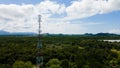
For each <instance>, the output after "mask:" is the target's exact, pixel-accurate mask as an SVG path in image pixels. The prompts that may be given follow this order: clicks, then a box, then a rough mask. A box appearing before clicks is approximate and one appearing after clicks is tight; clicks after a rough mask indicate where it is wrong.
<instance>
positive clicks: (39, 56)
mask: <svg viewBox="0 0 120 68" xmlns="http://www.w3.org/2000/svg"><path fill="white" fill-rule="evenodd" d="M38 23H39V27H38V44H37V57H36V64H37V68H42V67H43V54H42V51H41V49H42V42H41V15H38Z"/></svg>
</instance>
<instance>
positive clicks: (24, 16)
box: [0, 0, 120, 34]
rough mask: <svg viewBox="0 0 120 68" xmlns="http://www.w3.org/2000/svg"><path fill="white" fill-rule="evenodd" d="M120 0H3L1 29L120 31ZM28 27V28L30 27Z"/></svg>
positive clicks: (52, 31) (60, 31)
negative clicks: (40, 20)
mask: <svg viewBox="0 0 120 68" xmlns="http://www.w3.org/2000/svg"><path fill="white" fill-rule="evenodd" d="M119 6H120V0H108V1H103V0H98V1H95V0H0V30H4V31H8V32H37V30H38V28H37V27H38V24H37V23H38V22H37V19H38V18H37V15H38V14H41V15H42V28H41V29H42V32H43V33H55V34H58V33H63V34H84V33H99V32H104V33H106V32H108V33H116V34H120V27H119V26H120V19H119V18H120V7H119ZM26 27H27V28H26Z"/></svg>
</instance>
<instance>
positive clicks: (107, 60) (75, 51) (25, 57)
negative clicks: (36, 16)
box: [0, 35, 120, 68]
mask: <svg viewBox="0 0 120 68" xmlns="http://www.w3.org/2000/svg"><path fill="white" fill-rule="evenodd" d="M101 39H120V36H78V35H76V36H74V35H73V36H71V35H70V36H67V35H56V36H54V35H52V36H43V37H42V45H43V49H42V51H43V55H44V68H120V42H107V41H101ZM36 46H37V38H36V37H24V36H22V37H17V36H16V37H15V36H4V37H0V68H32V67H33V66H35V64H36Z"/></svg>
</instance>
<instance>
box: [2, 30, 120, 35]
mask: <svg viewBox="0 0 120 68" xmlns="http://www.w3.org/2000/svg"><path fill="white" fill-rule="evenodd" d="M0 35H2V36H3V35H18V36H36V35H37V33H34V32H12V33H10V32H7V31H3V30H0ZM42 35H43V36H58V35H60V36H64V35H79V36H120V34H114V33H97V34H92V33H85V34H49V33H44V34H42Z"/></svg>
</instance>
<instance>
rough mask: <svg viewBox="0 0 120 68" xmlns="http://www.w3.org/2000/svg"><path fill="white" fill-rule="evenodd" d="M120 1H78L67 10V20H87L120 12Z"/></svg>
mask: <svg viewBox="0 0 120 68" xmlns="http://www.w3.org/2000/svg"><path fill="white" fill-rule="evenodd" d="M119 6H120V0H109V1H106V0H78V1H73V2H72V4H71V5H70V6H68V7H67V8H66V12H67V17H66V19H76V18H86V17H90V16H93V15H96V14H103V13H109V12H112V11H119V10H120V7H119Z"/></svg>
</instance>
